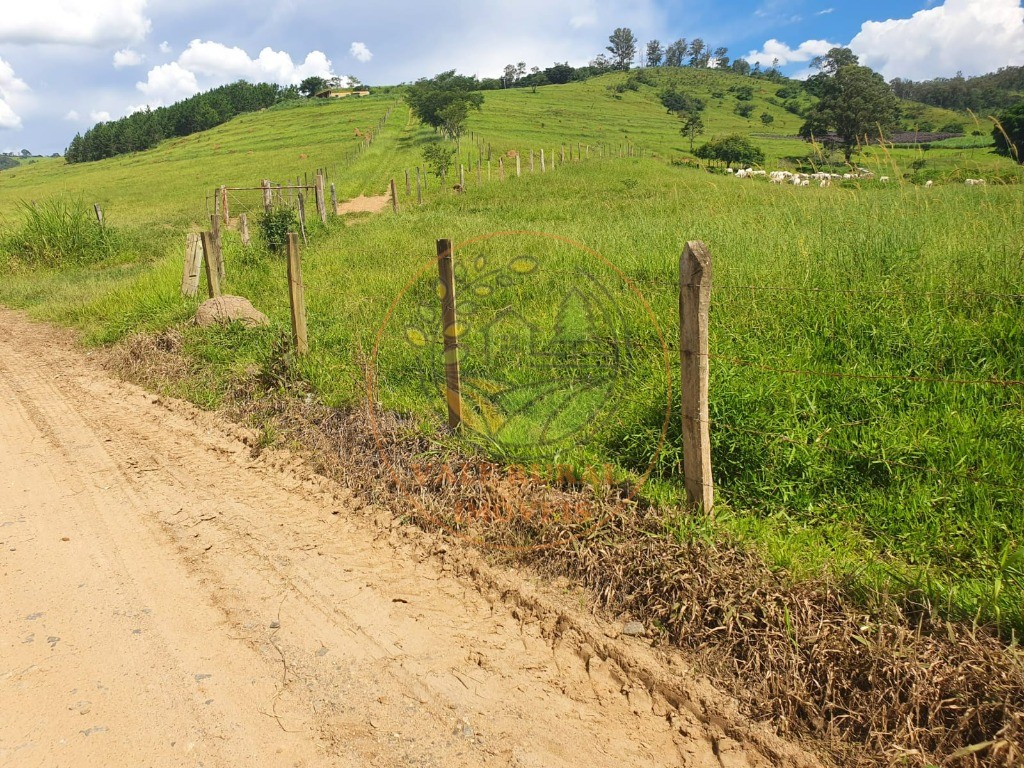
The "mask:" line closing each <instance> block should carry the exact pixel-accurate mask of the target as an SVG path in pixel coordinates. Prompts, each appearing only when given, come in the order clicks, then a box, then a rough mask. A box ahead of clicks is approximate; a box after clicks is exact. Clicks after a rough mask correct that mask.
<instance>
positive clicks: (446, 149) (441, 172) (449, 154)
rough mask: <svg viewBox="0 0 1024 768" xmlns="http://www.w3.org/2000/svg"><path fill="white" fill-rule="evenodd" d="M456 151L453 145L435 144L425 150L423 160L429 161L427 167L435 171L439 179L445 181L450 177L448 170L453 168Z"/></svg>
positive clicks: (429, 145)
mask: <svg viewBox="0 0 1024 768" xmlns="http://www.w3.org/2000/svg"><path fill="white" fill-rule="evenodd" d="M455 151H456V150H455V147H453V146H452V145H451V144H442V143H440V142H435V143H433V144H428V145H427V146H426V147H425V148H424V150H423V159H424V160H426V161H427V165H429V166H430V168H431V169H432V170H433V171H434V175H435V176H437V178H439V179H444V178H445V177H446V176H447V175H448V168H449V167H451V164H452V160H453V159H454V157H455Z"/></svg>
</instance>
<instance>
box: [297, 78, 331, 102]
mask: <svg viewBox="0 0 1024 768" xmlns="http://www.w3.org/2000/svg"><path fill="white" fill-rule="evenodd" d="M326 89H327V81H326V80H324V79H323V78H322V77H317V76H316V75H311V76H310V77H307V78H306V79H305V80H303V81H302V82H301V83H299V93H301V94H302V95H303V96H305V97H306V98H307V99H309V98H312V97H313V96H316V95H317V94H318V93H320V92H321V91H324V90H326Z"/></svg>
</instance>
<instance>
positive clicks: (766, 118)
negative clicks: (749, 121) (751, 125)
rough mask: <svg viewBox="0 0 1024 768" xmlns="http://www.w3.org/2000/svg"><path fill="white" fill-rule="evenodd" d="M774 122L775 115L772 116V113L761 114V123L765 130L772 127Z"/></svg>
mask: <svg viewBox="0 0 1024 768" xmlns="http://www.w3.org/2000/svg"><path fill="white" fill-rule="evenodd" d="M774 122H775V115H773V114H771V113H770V112H762V113H761V123H762V124H763V125H764V127H765V128H767V127H768V126H769V125H771V124H772V123H774Z"/></svg>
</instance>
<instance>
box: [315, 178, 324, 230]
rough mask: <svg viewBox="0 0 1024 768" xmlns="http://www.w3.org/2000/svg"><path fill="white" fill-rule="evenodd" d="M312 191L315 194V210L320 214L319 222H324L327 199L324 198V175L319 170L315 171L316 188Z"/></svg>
mask: <svg viewBox="0 0 1024 768" xmlns="http://www.w3.org/2000/svg"><path fill="white" fill-rule="evenodd" d="M314 192H315V194H316V212H317V214H319V216H320V222H321V223H323V224H326V223H327V201H326V200H325V199H324V175H323V173H321V172H320V171H317V172H316V188H315V190H314Z"/></svg>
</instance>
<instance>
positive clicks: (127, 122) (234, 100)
mask: <svg viewBox="0 0 1024 768" xmlns="http://www.w3.org/2000/svg"><path fill="white" fill-rule="evenodd" d="M297 98H299V91H298V89H297V88H296V87H295V86H289V87H282V86H279V85H274V84H272V83H257V84H255V85H253V84H252V83H247V82H245V81H244V80H239V81H238V82H236V83H231V84H230V85H223V86H220V87H219V88H214V89H212V90H209V91H206V92H205V93H200V94H197V95H195V96H192V97H190V98H187V99H185V100H184V101H179V102H176V103H175V104H172V105H171V106H169V107H157V108H156V109H153V110H150V109H146V110H143V111H140V112H134V113H132V114H130V115H128V116H126V117H122V118H120V119H118V120H111V121H109V122H103V123H97V124H96V125H94V126H93V127H92V128H90V129H89V130H87V131H86V132H85V133H84V134H76V135H75V138H74V139H72V140H71V144H70V146H68V148H67V150H66V151H65V153H64V158H65V160H66V161H67V162H68V163H85V162H90V161H93V160H103V159H106V158H108V157H114V156H116V155H123V154H126V153H128V152H141V151H142V150H145V149H151V148H152V147H155V146H156V145H157V144H159V143H160V142H161V141H163V140H164V139H169V138H174V137H180V136H188V135H190V134H193V133H198V132H199V131H205V130H207V129H208V128H213V127H215V126H218V125H220V124H222V123H225V122H227V121H228V120H230V119H231V118H233V117H235V116H236V115H240V114H242V113H243V112H256V111H258V110H260V109H265V108H266V107H270V106H273V105H274V104H277V103H279V102H281V101H286V100H289V99H297Z"/></svg>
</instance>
